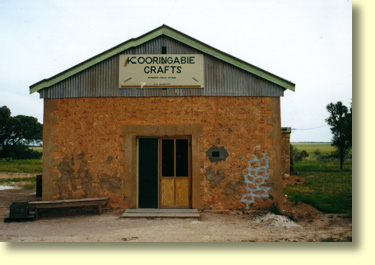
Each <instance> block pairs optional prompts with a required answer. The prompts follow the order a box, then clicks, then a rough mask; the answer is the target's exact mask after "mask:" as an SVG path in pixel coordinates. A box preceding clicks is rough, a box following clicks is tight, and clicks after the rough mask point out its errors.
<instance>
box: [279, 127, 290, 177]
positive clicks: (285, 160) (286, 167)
mask: <svg viewBox="0 0 375 265" xmlns="http://www.w3.org/2000/svg"><path fill="white" fill-rule="evenodd" d="M281 142H282V156H281V161H282V167H283V170H282V174H283V175H285V174H287V175H290V132H284V133H282V134H281Z"/></svg>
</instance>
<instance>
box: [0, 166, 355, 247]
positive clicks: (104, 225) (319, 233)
mask: <svg viewBox="0 0 375 265" xmlns="http://www.w3.org/2000/svg"><path fill="white" fill-rule="evenodd" d="M25 176H26V175H22V176H20V175H17V176H14V175H13V176H10V175H7V174H4V173H0V178H9V177H25ZM293 178H295V177H289V178H288V183H287V184H290V183H293ZM297 178H298V177H297ZM297 178H295V180H294V181H295V182H303V180H301V179H300V180H296V179H297ZM1 185H5V184H1ZM1 185H0V218H2V220H1V221H0V241H1V242H351V241H352V220H351V216H349V215H343V214H322V213H321V212H319V211H318V210H316V209H314V208H313V207H311V206H309V205H306V204H299V205H294V204H293V203H291V202H289V201H288V200H287V199H286V198H284V203H283V207H282V208H281V209H280V210H281V212H282V213H283V215H275V214H271V213H264V212H263V213H261V212H255V213H244V212H241V211H236V212H233V211H204V212H202V213H201V215H202V218H201V219H200V220H196V219H160V218H156V219H123V218H120V216H121V214H122V212H123V211H121V210H116V209H110V210H109V209H107V210H105V211H104V213H103V214H102V215H98V214H97V210H94V209H89V208H88V209H76V210H61V209H60V210H48V211H45V212H41V214H40V219H39V220H35V221H32V222H11V223H5V222H3V219H4V217H6V216H7V215H8V214H9V206H10V204H11V203H12V202H14V201H35V200H38V198H36V197H35V191H33V190H24V189H17V188H13V189H4V187H3V186H1ZM1 187H3V188H1ZM288 217H289V218H288ZM291 219H293V220H291Z"/></svg>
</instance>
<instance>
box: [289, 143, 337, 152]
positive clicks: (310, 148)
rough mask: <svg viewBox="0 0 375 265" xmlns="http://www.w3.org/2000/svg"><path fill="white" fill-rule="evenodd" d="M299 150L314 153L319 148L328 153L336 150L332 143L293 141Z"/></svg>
mask: <svg viewBox="0 0 375 265" xmlns="http://www.w3.org/2000/svg"><path fill="white" fill-rule="evenodd" d="M291 144H292V145H293V146H294V147H296V148H297V149H298V150H300V151H301V150H306V151H307V153H309V154H310V153H312V152H314V151H315V150H317V149H319V151H320V152H322V154H328V153H331V152H332V151H335V147H334V146H332V145H331V143H291Z"/></svg>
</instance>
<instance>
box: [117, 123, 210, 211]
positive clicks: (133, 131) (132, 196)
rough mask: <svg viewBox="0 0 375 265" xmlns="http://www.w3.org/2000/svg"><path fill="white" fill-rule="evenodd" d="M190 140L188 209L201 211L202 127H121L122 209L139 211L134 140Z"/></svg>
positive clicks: (172, 125)
mask: <svg viewBox="0 0 375 265" xmlns="http://www.w3.org/2000/svg"><path fill="white" fill-rule="evenodd" d="M180 135H181V136H183V135H190V136H191V197H192V198H191V207H192V208H194V209H198V210H202V209H203V206H204V205H203V202H202V199H201V196H202V195H203V194H204V191H203V186H202V185H201V183H202V182H203V181H204V174H201V173H200V169H201V167H203V160H202V157H201V152H203V151H202V150H203V146H202V142H201V141H200V139H201V137H202V135H203V125H202V124H168V125H122V126H121V137H122V138H123V144H122V145H121V153H122V155H121V157H120V159H121V160H122V161H124V162H123V163H121V165H120V166H121V169H120V170H121V173H120V175H121V180H122V181H123V185H122V186H121V191H120V192H121V194H119V196H122V198H123V203H122V204H121V205H122V207H123V208H125V209H128V208H130V209H135V208H137V207H138V198H137V197H138V183H137V182H138V165H137V164H138V163H137V155H138V150H137V149H138V148H137V147H138V144H137V137H143V136H144V137H166V136H180Z"/></svg>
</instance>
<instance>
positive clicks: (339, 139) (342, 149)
mask: <svg viewBox="0 0 375 265" xmlns="http://www.w3.org/2000/svg"><path fill="white" fill-rule="evenodd" d="M327 110H328V112H329V113H330V117H328V118H327V119H326V122H327V123H328V125H330V126H331V131H332V134H333V138H332V145H333V146H335V147H336V149H337V154H338V157H339V158H340V169H342V167H343V164H344V159H345V157H346V156H347V155H348V153H349V150H350V149H351V148H352V107H350V111H349V110H348V108H347V107H346V106H344V105H343V104H342V102H341V101H339V102H337V103H336V104H333V103H330V104H328V105H327Z"/></svg>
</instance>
